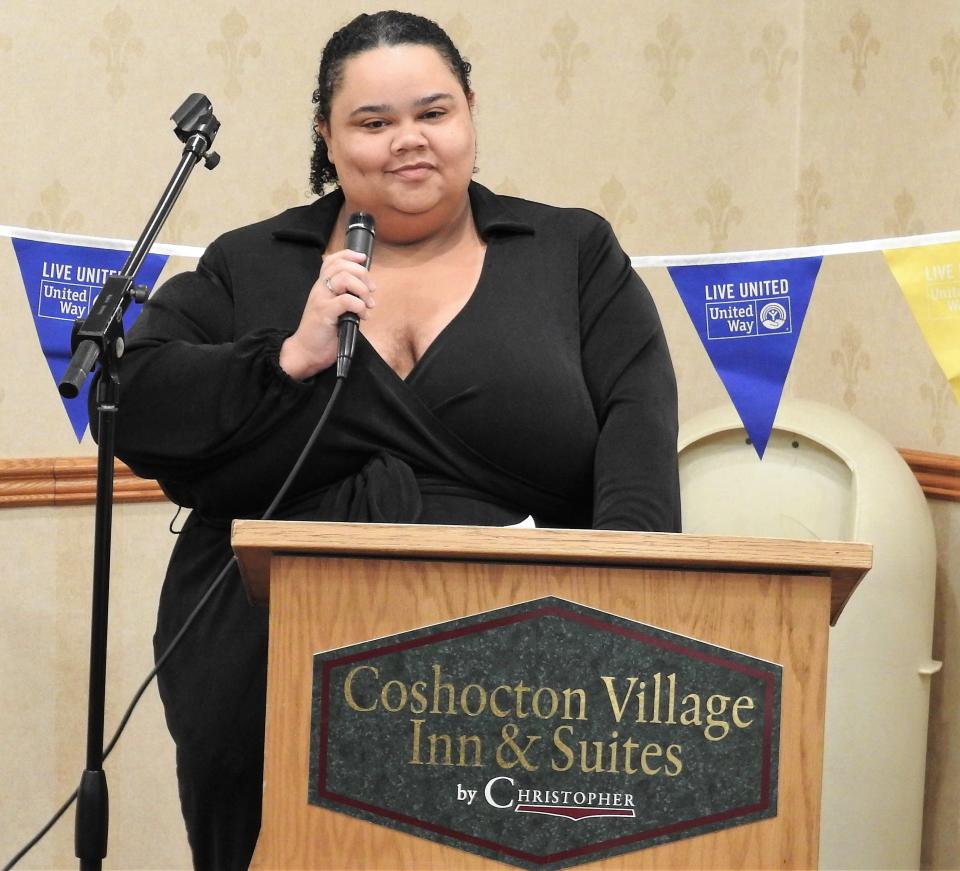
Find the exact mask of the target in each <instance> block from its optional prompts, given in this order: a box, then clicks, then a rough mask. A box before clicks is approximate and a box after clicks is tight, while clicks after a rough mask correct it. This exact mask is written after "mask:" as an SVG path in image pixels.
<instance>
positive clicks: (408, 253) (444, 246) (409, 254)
mask: <svg viewBox="0 0 960 871" xmlns="http://www.w3.org/2000/svg"><path fill="white" fill-rule="evenodd" d="M355 211H360V210H359V209H356V208H353V207H352V206H351V204H350V201H349V199H348V200H346V201H345V202H344V204H343V207H342V208H341V210H340V214H339V216H338V217H337V224H336V229H335V231H334V237H333V239H332V240H331V241H332V242H333V243H334V245H335V246H336V247H337V248H342V247H343V244H344V239H345V234H346V225H347V219H348V217H349V216H350V215H351V214H353V212H355ZM375 217H376V221H377V223H376V242H375V244H374V258H375V260H376V262H378V263H382V264H383V265H389V264H395V265H397V266H400V265H406V264H409V265H412V264H415V263H420V262H423V261H426V260H430V259H431V258H433V257H436V256H438V255H442V254H444V253H446V252H448V251H451V250H453V249H456V248H459V247H460V246H462V245H470V244H477V243H479V242H480V234H479V233H478V232H477V227H476V224H475V223H474V221H473V212H472V210H471V208H470V199H469V197H468V196H466V195H464V197H463V201H462V203H460V204H459V207H458V208H455V209H448V210H444V211H443V213H442V214H441V213H439V212H438V211H437V210H432V211H431V212H429V213H426V214H423V215H405V214H399V213H397V214H387V215H376V216H375Z"/></svg>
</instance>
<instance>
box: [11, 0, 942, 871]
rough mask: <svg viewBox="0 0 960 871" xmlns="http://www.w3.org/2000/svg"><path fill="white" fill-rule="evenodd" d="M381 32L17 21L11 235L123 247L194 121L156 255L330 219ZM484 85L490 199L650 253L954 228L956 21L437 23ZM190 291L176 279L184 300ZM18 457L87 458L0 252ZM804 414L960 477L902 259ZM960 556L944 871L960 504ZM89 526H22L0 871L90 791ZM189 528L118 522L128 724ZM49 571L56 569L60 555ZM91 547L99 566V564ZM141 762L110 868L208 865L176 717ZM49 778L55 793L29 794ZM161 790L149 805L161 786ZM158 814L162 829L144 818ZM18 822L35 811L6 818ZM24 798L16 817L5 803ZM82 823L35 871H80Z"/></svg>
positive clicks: (455, 11)
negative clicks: (346, 114)
mask: <svg viewBox="0 0 960 871" xmlns="http://www.w3.org/2000/svg"><path fill="white" fill-rule="evenodd" d="M375 8H378V7H377V6H375V5H371V4H368V3H361V4H356V3H345V2H341V0H331V2H328V3H318V2H315V0H285V2H281V3H273V4H267V3H263V2H253V0H208V2H205V3H194V2H185V0H166V2H164V3H157V2H155V0H149V2H147V0H123V2H118V0H82V2H75V0H3V2H2V3H0V81H2V82H3V92H4V100H3V113H4V121H5V123H4V124H3V125H2V127H0V153H2V154H3V156H4V161H3V163H4V167H5V171H4V172H2V173H0V224H12V225H22V226H28V227H34V228H46V229H54V230H60V231H64V232H71V233H86V234H91V235H102V236H116V237H123V238H130V237H133V236H135V235H136V234H137V232H138V231H139V229H140V227H141V224H142V223H143V221H144V219H145V216H146V214H147V213H148V211H149V209H150V208H151V207H152V205H153V203H154V201H155V200H156V198H157V196H158V195H159V193H160V191H161V189H162V187H163V185H164V184H165V183H166V180H167V178H168V177H169V174H170V172H171V171H172V169H173V166H174V165H175V163H176V160H177V158H178V156H179V146H178V143H177V142H176V140H175V138H174V136H173V134H172V125H171V124H170V122H169V121H168V120H167V119H168V116H169V115H170V113H171V112H172V111H173V110H174V109H175V108H176V107H177V106H178V105H179V104H180V102H181V101H182V100H183V99H184V97H185V96H186V95H187V94H189V93H190V92H192V91H198V90H199V91H203V92H205V93H206V94H207V95H208V96H209V97H210V98H211V100H212V102H213V104H214V107H215V109H216V111H217V114H218V117H219V118H220V120H221V122H222V124H223V127H222V131H221V133H220V135H219V137H218V140H217V145H216V147H217V150H218V151H219V152H220V153H221V154H222V155H223V161H222V163H221V165H220V167H219V168H218V169H217V170H216V171H215V172H213V173H209V172H206V171H205V170H203V169H198V170H196V172H195V174H194V177H193V178H192V179H191V181H190V183H189V185H188V187H187V190H186V194H185V195H184V197H183V199H182V201H181V202H180V204H179V205H178V207H177V209H176V210H175V212H174V214H173V215H172V217H171V220H170V221H169V223H168V225H167V227H166V228H165V230H164V232H163V233H162V235H161V238H162V240H163V241H167V242H177V243H183V244H191V245H204V244H206V243H207V242H208V241H209V240H210V239H212V238H213V237H214V236H216V235H217V234H219V233H220V232H222V231H224V230H226V229H228V228H231V227H234V226H237V225H239V224H242V223H245V222H249V221H253V220H256V219H259V218H261V217H265V216H267V215H269V214H272V213H274V212H276V211H278V210H281V209H283V208H286V207H288V206H291V205H296V204H298V203H301V202H305V201H306V200H307V199H309V194H308V183H307V178H308V168H307V160H308V157H309V153H310V149H311V142H310V110H311V104H310V95H311V92H312V89H313V77H314V75H315V70H316V64H317V61H318V58H319V52H320V49H321V47H322V45H323V43H324V41H325V39H326V37H327V36H328V35H329V34H330V33H331V31H332V30H333V29H335V28H336V27H337V26H339V25H341V24H342V23H344V22H345V21H346V20H348V19H349V18H350V17H351V16H352V15H353V14H355V13H356V12H357V11H360V10H361V9H365V10H373V9H375ZM405 8H409V9H411V10H413V11H417V12H421V13H423V14H426V15H429V16H431V17H434V18H436V19H437V20H439V21H440V22H441V24H443V25H444V26H445V27H447V28H448V29H449V31H450V32H451V34H452V35H453V37H454V39H455V40H456V41H457V42H458V44H459V46H460V48H461V50H462V51H463V53H464V54H465V55H466V56H467V57H468V58H469V59H470V60H471V61H472V62H473V63H474V65H475V67H474V86H475V89H476V92H477V110H476V122H477V127H478V134H479V157H478V164H479V167H480V173H479V179H480V181H482V182H483V183H485V184H487V185H489V186H491V187H493V188H494V189H497V190H499V191H501V192H505V193H514V194H519V195H522V196H527V197H530V198H533V199H542V200H545V201H548V202H552V203H556V204H569V205H579V206H585V207H587V208H591V209H594V210H596V211H598V212H600V213H602V214H604V215H606V216H607V217H608V218H609V219H610V220H611V221H612V222H613V224H614V225H615V227H616V229H617V232H618V234H619V236H620V239H621V241H622V243H623V245H624V247H625V248H626V249H627V250H628V251H629V252H630V253H631V254H642V255H649V254H671V253H685V252H703V251H725V250H726V251H730V250H742V249H753V248H765V247H782V246H791V245H802V244H813V243H827V242H840V241H847V240H853V239H870V238H878V237H884V236H890V235H904V234H915V233H925V232H935V231H940V230H955V229H960V217H958V216H960V186H958V185H957V184H956V183H955V179H954V175H955V168H956V166H957V158H958V156H960V4H958V3H957V2H956V0H924V2H918V0H737V2H735V3H731V2H728V0H632V2H630V0H593V2H591V3H582V2H576V0H514V2H505V0H483V2H480V3H467V2H465V0H422V2H412V3H409V4H407V5H406V7H405ZM184 266H189V264H185V263H171V264H170V265H169V266H168V269H167V273H168V274H169V273H171V272H173V271H174V270H176V269H178V268H182V267H184ZM642 274H643V277H644V278H645V280H647V282H648V284H649V285H650V287H651V290H652V291H653V293H654V295H655V297H656V299H657V302H658V305H659V307H660V310H661V313H662V316H663V319H664V323H665V326H666V329H667V333H668V338H669V340H670V344H671V348H672V350H673V353H674V357H675V362H676V367H677V371H678V375H679V379H680V392H681V410H682V416H683V417H684V418H685V419H686V418H689V417H691V416H693V415H695V414H697V413H698V412H701V411H703V410H706V409H708V408H711V407H713V406H716V405H719V404H722V403H724V402H726V396H725V393H724V391H723V388H722V386H721V385H720V383H719V380H718V379H717V377H716V375H715V374H714V373H713V372H712V370H711V368H710V366H709V364H708V362H707V359H706V355H705V353H704V351H703V349H702V347H701V345H700V342H699V340H698V339H697V338H696V336H695V334H694V332H693V329H692V327H691V326H690V323H689V321H688V319H687V316H686V314H685V312H684V310H683V307H682V305H681V303H680V301H679V299H678V297H677V295H676V292H675V291H674V289H673V286H672V284H671V282H670V280H669V277H668V276H667V274H666V272H665V271H663V270H659V269H650V270H644V271H643V273H642ZM0 276H2V279H3V286H2V292H0V323H3V324H4V326H5V328H6V330H5V341H4V342H3V343H2V345H0V361H2V363H3V364H4V366H3V368H4V371H5V372H6V373H7V377H6V378H5V379H4V380H3V383H2V384H0V456H3V457H22V456H44V455H50V456H53V455H59V456H62V455H69V454H78V455H90V454H92V453H94V445H93V444H92V442H91V441H90V440H89V436H88V437H86V438H85V440H84V441H83V443H82V444H80V445H78V444H77V443H76V439H75V438H74V436H73V434H72V431H71V429H70V426H69V424H68V422H67V420H66V416H65V415H64V413H63V411H62V409H61V407H60V401H59V398H58V397H57V395H56V393H55V391H54V389H53V385H52V382H51V379H50V376H49V374H48V372H47V370H46V366H45V364H44V361H43V359H42V356H41V354H40V351H39V348H38V347H37V343H36V339H35V337H34V335H33V333H32V330H33V327H32V323H31V321H30V317H29V312H28V311H27V308H26V304H25V297H24V294H23V288H22V285H21V284H20V279H19V274H18V272H17V267H16V262H15V258H14V256H13V252H12V250H11V247H10V246H9V245H7V244H5V243H4V244H0ZM786 395H787V396H793V397H801V398H808V399H818V400H821V401H823V402H826V403H828V404H830V405H834V406H837V407H839V408H843V409H847V410H849V411H850V412H852V413H853V414H855V415H856V416H857V417H859V418H861V419H862V420H863V421H865V422H866V423H867V424H869V425H870V426H871V427H873V428H875V429H876V430H878V431H879V432H881V433H882V434H883V435H884V436H885V437H886V438H887V439H888V440H889V441H891V442H892V443H893V444H895V445H898V446H901V447H909V448H917V449H922V450H930V451H938V452H942V453H952V454H960V405H958V403H957V402H956V401H955V400H954V398H953V396H952V394H951V393H950V391H949V389H948V387H947V386H946V382H945V380H944V378H943V376H942V374H941V373H940V371H939V369H938V368H937V367H936V365H935V363H934V361H933V358H932V355H931V354H930V351H929V350H928V348H927V346H926V345H925V343H924V341H923V339H922V337H921V336H920V334H919V331H918V330H917V328H916V326H915V324H914V322H913V320H912V317H911V315H910V312H909V309H908V308H907V305H906V303H905V301H904V299H903V297H902V295H901V293H900V291H899V289H898V287H897V285H896V283H895V282H894V280H893V278H892V277H891V275H890V273H889V270H888V269H887V267H886V265H885V263H884V262H883V259H882V257H881V256H880V255H879V254H863V255H856V256H847V257H841V258H831V259H827V260H826V261H825V262H824V265H823V268H822V271H821V277H820V280H819V282H818V284H817V288H816V290H815V292H814V296H813V301H812V303H811V307H810V313H809V315H808V319H807V323H806V326H805V328H804V332H803V334H802V337H801V339H800V342H799V346H798V350H797V356H796V359H795V362H794V366H793V370H792V372H791V375H790V377H789V379H788V382H787V386H786ZM933 512H934V518H935V522H936V529H937V534H938V541H939V553H940V560H939V575H938V581H937V582H938V593H937V615H936V635H935V656H936V657H937V658H941V659H943V660H944V661H945V663H946V665H945V667H944V670H943V672H942V673H941V674H940V675H938V676H937V677H935V678H934V680H933V684H932V686H933V702H934V703H933V708H932V716H931V732H930V749H929V764H928V770H929V776H928V779H927V807H926V818H925V828H924V845H923V861H924V866H925V867H929V868H956V867H960V835H958V832H960V815H958V811H957V803H956V800H955V797H956V796H957V795H958V794H960V716H958V715H960V705H958V703H957V699H958V698H960V680H958V678H957V676H956V672H957V671H958V670H960V650H958V648H957V644H956V638H958V637H960V615H958V611H957V604H956V603H957V601H958V598H960V565H958V564H957V560H956V558H955V556H954V552H955V550H956V548H955V547H952V544H953V543H954V542H956V541H958V540H960V506H957V505H955V504H949V503H935V504H934V505H933ZM91 516H92V512H90V511H89V510H88V509H79V508H78V509H58V510H53V509H50V510H47V509H42V510H41V509H16V510H10V511H6V512H0V543H2V546H0V554H2V555H0V564H2V565H0V568H2V571H0V585H2V591H3V597H4V601H5V603H6V605H5V608H4V609H0V610H2V612H3V613H2V614H0V663H2V664H0V676H2V680H0V692H2V699H3V703H2V704H0V735H2V736H3V740H4V746H5V750H6V752H5V753H4V754H2V757H3V758H2V759H0V784H3V786H2V788H0V804H2V806H3V807H4V808H7V807H10V806H11V805H15V806H16V807H15V810H14V812H13V813H12V814H8V813H7V812H6V811H5V812H4V814H2V815H0V858H4V859H5V858H6V857H7V856H8V855H9V854H11V853H12V852H13V850H14V849H15V848H16V846H18V845H19V843H20V842H21V841H22V840H23V839H24V838H25V837H26V836H27V835H28V833H30V832H31V831H32V830H34V829H35V828H36V827H37V826H38V825H39V823H40V822H41V821H42V820H43V819H45V816H46V813H47V810H48V808H53V807H54V806H55V805H56V804H58V803H59V801H60V800H61V798H62V796H65V795H66V794H67V793H69V792H70V790H71V789H72V788H73V782H74V780H75V776H74V772H75V771H76V772H77V773H78V772H79V769H80V768H81V767H82V765H81V763H82V759H81V755H82V739H81V738H80V735H81V732H82V720H83V716H82V700H83V698H84V688H83V682H84V679H85V678H84V675H85V658H86V653H85V647H84V645H85V640H84V634H83V631H82V630H81V626H82V625H83V621H84V620H85V619H86V616H85V615H86V605H85V597H86V593H85V590H86V584H87V569H86V568H85V567H86V565H87V564H88V563H87V562H86V561H85V560H86V559H87V551H88V550H89V548H88V546H87V544H86V541H87V537H88V536H89V534H90V526H91V523H92V521H91ZM168 518H169V512H168V511H167V506H143V507H141V508H139V509H133V508H130V509H127V510H125V511H124V512H121V514H120V518H119V520H120V522H121V523H123V524H126V525H127V526H126V528H125V531H124V532H123V533H122V536H125V537H124V538H123V541H124V542H125V544H124V546H123V548H122V549H121V551H120V552H119V554H118V555H117V557H116V569H115V572H116V576H117V578H116V581H115V584H114V589H115V593H114V595H115V597H116V604H115V613H116V614H117V617H116V623H115V625H114V627H113V630H112V631H113V633H114V636H115V638H116V642H115V644H114V647H113V657H114V661H113V665H112V667H113V669H114V673H115V674H114V683H112V684H111V714H112V717H113V719H112V722H115V720H116V717H117V716H118V715H119V708H120V706H121V702H122V701H123V700H124V699H125V698H126V697H127V696H128V695H129V692H130V691H132V689H133V687H134V686H135V685H136V682H137V681H138V679H139V677H140V675H142V674H143V673H145V671H146V668H147V667H148V664H149V656H150V654H149V638H150V635H151V633H152V619H153V617H152V615H153V609H154V604H153V603H154V599H155V596H156V589H157V587H158V584H159V579H160V576H161V574H162V566H163V564H164V562H165V559H166V553H167V552H168V550H169V547H170V536H169V535H168V534H167V533H166V531H165V524H166V522H167V520H168ZM52 540H53V541H56V547H55V548H53V549H51V548H50V547H49V542H50V541H52ZM74 548H78V549H79V550H78V552H77V553H75V552H74ZM150 704H151V705H152V707H148V708H147V710H145V711H144V712H142V713H140V714H138V717H139V718H142V720H143V723H144V725H143V726H142V727H141V729H140V731H139V732H135V733H134V734H132V735H131V736H130V737H129V738H128V739H125V741H126V744H125V746H123V747H122V750H118V753H121V752H122V754H124V755H123V756H122V758H121V759H118V760H117V763H116V765H115V769H116V772H117V773H116V775H115V777H116V778H117V780H118V781H119V783H121V784H123V786H122V787H121V786H117V787H114V793H115V795H116V797H115V799H114V801H115V802H116V804H117V807H118V808H119V809H118V810H117V822H116V823H115V827H114V836H113V840H112V841H111V856H110V858H109V860H108V863H110V865H109V866H110V867H115V868H147V867H150V868H161V867H162V868H177V867H183V865H184V862H185V861H186V859H185V856H186V853H185V847H184V844H183V837H182V833H181V831H180V827H179V821H178V819H177V811H176V804H175V786H174V785H173V781H172V778H171V770H172V752H171V750H170V747H169V742H168V741H167V739H166V738H165V735H164V733H163V729H162V725H161V724H160V714H159V711H158V708H157V705H156V703H155V699H153V701H152V702H151V703H150ZM27 763H30V764H29V766H28V765H27ZM145 780H146V781H147V783H148V786H147V789H146V790H144V788H143V784H144V781H145ZM144 793H146V794H148V795H150V796H151V802H150V804H149V805H148V806H146V807H144V806H143V805H142V804H139V806H136V807H135V806H134V805H136V804H137V803H138V802H140V798H139V797H140V796H142V795H143V794H144ZM11 795H13V796H16V799H15V800H14V799H10V796H11ZM2 796H7V797H6V798H4V797H2ZM71 825H72V824H71V823H70V821H69V820H68V821H67V822H66V823H62V824H61V825H60V826H58V827H57V829H55V831H54V833H53V835H51V837H50V838H49V839H48V841H47V842H46V843H45V844H44V845H42V846H41V847H40V848H38V850H37V851H36V852H35V855H34V856H33V857H32V858H31V859H30V860H28V861H27V862H26V863H25V864H24V866H23V867H32V868H54V867H56V868H59V867H69V866H72V864H73V860H72V848H71V845H70V840H71V834H70V829H71Z"/></svg>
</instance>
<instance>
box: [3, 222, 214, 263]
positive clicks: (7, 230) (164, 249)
mask: <svg viewBox="0 0 960 871" xmlns="http://www.w3.org/2000/svg"><path fill="white" fill-rule="evenodd" d="M3 236H9V237H14V236H15V237H16V238H18V239H29V240H30V241H32V242H55V243H56V244H58V245H82V246H84V247H86V248H110V249H112V250H116V251H132V250H133V245H134V243H133V242H132V241H131V240H129V239H109V238H107V237H106V236H78V235H75V234H73V233H55V232H53V231H52V230H31V229H29V228H27V227H10V226H7V225H5V224H0V237H3ZM205 250H206V249H205V248H197V247H195V246H193V245H167V244H165V243H163V242H157V243H155V244H154V245H153V247H152V248H151V249H150V252H151V253H152V254H167V255H169V256H171V257H190V258H192V259H194V260H199V259H200V256H201V255H202V254H203V252H204V251H205Z"/></svg>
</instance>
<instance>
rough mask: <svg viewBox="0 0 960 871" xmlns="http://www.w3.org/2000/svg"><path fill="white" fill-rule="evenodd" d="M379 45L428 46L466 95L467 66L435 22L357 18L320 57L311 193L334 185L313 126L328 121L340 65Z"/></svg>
mask: <svg viewBox="0 0 960 871" xmlns="http://www.w3.org/2000/svg"><path fill="white" fill-rule="evenodd" d="M381 45H429V46H432V47H433V48H435V49H436V50H437V51H438V52H439V53H440V56H441V57H443V59H444V60H446V62H447V63H448V64H449V65H450V69H451V71H452V72H453V74H454V75H455V76H456V77H457V79H458V80H459V82H460V86H461V87H462V88H463V93H464V94H466V95H468V96H469V95H470V64H469V63H468V62H467V61H466V60H464V59H463V58H462V57H461V56H460V52H459V51H457V47H456V46H455V45H454V44H453V40H451V39H450V37H449V36H447V34H446V32H445V31H444V30H443V28H442V27H440V25H439V24H437V23H436V22H435V21H431V20H430V19H429V18H423V17H421V16H420V15H414V14H413V13H411V12H396V11H394V10H389V11H385V12H376V13H374V14H373V15H367V14H363V15H358V16H357V17H356V18H354V19H353V21H351V22H350V23H349V24H347V25H346V26H345V27H342V28H340V30H338V31H337V32H336V33H335V34H333V36H331V37H330V39H329V41H328V42H327V44H326V46H324V49H323V54H322V55H321V57H320V71H319V73H318V74H317V89H316V90H315V91H314V92H313V102H314V104H315V105H316V107H317V108H316V111H315V113H314V130H313V143H314V148H313V157H312V158H311V159H310V185H311V187H312V188H313V191H314V193H316V194H318V195H320V194H323V190H324V187H325V186H326V185H327V184H328V183H331V182H336V181H337V168H336V167H335V166H334V165H333V164H332V163H331V162H330V158H329V156H328V155H327V145H326V143H325V142H324V141H323V137H322V136H320V134H319V133H317V129H316V125H317V124H318V123H319V122H320V121H327V120H328V119H329V118H330V101H331V99H333V95H334V93H336V90H337V88H338V87H339V86H340V82H341V81H342V78H343V65H344V63H345V62H346V61H347V60H348V59H349V58H351V57H353V56H355V55H358V54H361V53H362V52H365V51H369V50H370V49H372V48H377V47H378V46H381Z"/></svg>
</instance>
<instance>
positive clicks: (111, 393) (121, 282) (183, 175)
mask: <svg viewBox="0 0 960 871" xmlns="http://www.w3.org/2000/svg"><path fill="white" fill-rule="evenodd" d="M172 120H173V121H174V122H175V123H176V131H175V132H176V134H177V137H178V138H179V139H180V141H181V142H183V143H184V149H183V154H182V156H181V158H180V162H179V164H178V165H177V168H176V170H175V171H174V174H173V177H172V178H171V179H170V182H169V184H168V185H167V187H166V190H164V192H163V195H162V196H161V198H160V202H159V203H158V204H157V207H156V208H155V209H154V211H153V214H152V215H151V216H150V220H149V221H148V222H147V225H146V227H145V228H144V230H143V232H142V233H141V234H140V238H139V239H138V240H137V242H136V244H135V245H134V247H133V250H132V251H131V252H130V256H129V257H128V258H127V260H126V262H125V263H124V265H123V268H122V269H121V270H120V273H119V274H118V275H114V276H112V277H111V278H109V279H108V280H107V282H106V283H105V284H104V286H103V289H102V290H101V291H100V295H99V296H98V297H97V300H96V302H95V303H94V305H93V307H92V309H91V311H90V314H89V315H88V316H87V318H86V319H85V320H84V321H82V322H78V324H77V326H76V327H75V328H74V334H73V356H72V357H71V359H70V364H69V366H68V367H67V370H66V372H65V373H64V376H63V378H62V379H61V381H60V384H59V385H58V389H59V391H60V393H61V394H62V395H63V396H65V397H67V398H69V399H72V398H74V397H76V396H77V394H78V393H79V392H80V389H81V388H82V387H83V384H84V382H85V381H86V379H87V377H88V376H89V374H90V372H91V371H92V370H93V368H94V367H95V366H96V365H97V364H98V363H99V364H100V369H101V372H100V380H99V381H98V383H97V421H98V424H99V439H98V441H99V446H98V451H97V507H96V521H95V527H94V543H93V604H92V616H91V625H90V690H89V700H88V708H87V753H86V768H85V770H84V772H83V775H82V777H81V780H80V786H79V789H78V791H77V815H76V829H75V846H76V855H77V858H78V859H79V860H80V868H81V869H82V871H99V869H100V868H101V867H102V863H103V859H104V858H105V857H106V855H107V830H108V819H109V800H108V795H107V780H106V775H105V774H104V771H103V720H104V707H105V695H106V670H107V615H108V605H109V597H110V537H111V530H112V525H113V462H114V445H115V439H116V420H117V410H118V407H119V399H120V381H119V377H118V373H117V361H118V360H119V358H120V357H121V356H122V355H123V315H124V312H126V310H127V308H128V307H129V305H130V302H131V300H133V299H136V300H137V302H145V301H146V296H147V290H146V288H142V287H135V286H134V279H135V277H136V274H137V272H138V271H139V269H140V266H141V265H142V264H143V261H144V258H145V257H146V256H147V253H148V252H149V251H150V248H151V247H152V245H153V243H154V242H155V241H156V238H157V236H158V234H159V233H160V230H161V228H162V227H163V224H164V222H165V221H166V219H167V216H168V215H169V214H170V211H171V209H172V208H173V206H174V204H175V203H176V201H177V198H178V197H179V196H180V193H181V191H182V190H183V187H184V185H185V184H186V182H187V178H188V177H189V176H190V172H191V171H192V170H193V168H194V166H196V164H197V163H199V162H200V161H201V160H203V161H204V163H205V165H206V167H207V169H213V168H214V167H215V166H216V165H217V164H218V163H219V162H220V157H219V155H218V154H217V153H216V152H214V151H210V147H211V146H212V145H213V140H214V137H215V136H216V135H217V131H218V130H219V129H220V122H219V121H218V120H217V119H216V117H215V116H214V114H213V107H212V106H211V105H210V101H209V100H207V98H206V97H205V96H204V95H203V94H191V95H190V96H189V97H187V99H186V100H185V101H184V103H183V105H182V106H180V108H179V109H177V111H176V112H174V113H173V116H172Z"/></svg>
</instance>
